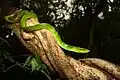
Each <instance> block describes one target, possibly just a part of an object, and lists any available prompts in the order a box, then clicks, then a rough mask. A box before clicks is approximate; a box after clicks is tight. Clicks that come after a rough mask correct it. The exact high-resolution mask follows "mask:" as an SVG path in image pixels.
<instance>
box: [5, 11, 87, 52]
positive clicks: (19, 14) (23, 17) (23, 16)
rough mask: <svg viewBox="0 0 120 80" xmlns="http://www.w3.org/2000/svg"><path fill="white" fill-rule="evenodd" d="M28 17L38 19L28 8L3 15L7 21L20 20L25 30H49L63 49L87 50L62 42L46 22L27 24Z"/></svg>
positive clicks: (73, 50) (14, 21)
mask: <svg viewBox="0 0 120 80" xmlns="http://www.w3.org/2000/svg"><path fill="white" fill-rule="evenodd" d="M30 18H34V19H37V20H38V17H37V15H36V14H35V13H34V12H32V11H28V10H18V11H16V13H13V14H11V15H8V16H5V20H6V21H7V22H9V23H16V22H18V21H20V26H21V28H22V29H23V30H24V31H27V32H31V31H36V30H41V29H47V30H49V31H50V32H51V33H52V34H53V35H54V37H55V39H56V42H57V44H58V45H59V46H60V47H62V48H63V49H65V50H68V51H72V52H76V53H88V52H89V50H88V49H85V48H80V47H75V46H72V45H68V44H66V43H64V42H63V41H62V40H61V38H60V36H59V34H58V32H57V31H56V30H55V28H54V27H53V26H52V25H50V24H48V23H39V24H35V25H33V26H27V24H26V21H27V20H28V19H30Z"/></svg>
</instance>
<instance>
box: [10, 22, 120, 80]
mask: <svg viewBox="0 0 120 80" xmlns="http://www.w3.org/2000/svg"><path fill="white" fill-rule="evenodd" d="M28 23H29V24H30V22H29V21H28ZM32 23H34V21H32ZM9 28H11V29H12V30H13V31H14V32H15V33H16V35H17V37H18V38H19V40H20V41H21V42H22V44H23V45H24V46H26V48H27V49H28V50H30V51H31V52H32V53H34V54H35V53H38V54H39V55H40V58H41V59H42V60H43V61H44V62H45V63H46V64H47V65H48V66H49V68H50V69H52V70H55V71H56V72H57V73H58V74H59V76H60V77H61V78H62V79H65V80H66V79H67V80H113V79H114V80H120V72H119V70H120V66H117V65H114V64H112V63H110V62H107V61H104V60H101V59H95V58H88V59H80V60H76V59H74V58H72V57H70V56H68V55H65V53H64V52H63V50H62V49H61V48H60V47H59V45H58V44H57V43H56V40H55V38H54V36H53V35H52V33H50V32H49V31H48V30H45V29H42V30H38V31H33V32H30V33H26V32H24V31H23V30H21V29H20V25H19V23H16V24H15V25H10V26H9Z"/></svg>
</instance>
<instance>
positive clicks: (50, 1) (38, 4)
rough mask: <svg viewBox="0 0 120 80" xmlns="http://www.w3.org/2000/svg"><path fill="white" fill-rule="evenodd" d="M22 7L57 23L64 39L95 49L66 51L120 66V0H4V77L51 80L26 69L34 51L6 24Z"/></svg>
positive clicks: (0, 40) (0, 6)
mask: <svg viewBox="0 0 120 80" xmlns="http://www.w3.org/2000/svg"><path fill="white" fill-rule="evenodd" d="M20 8H22V9H27V10H33V11H34V12H35V13H36V14H37V15H38V17H39V22H41V23H42V22H45V23H49V24H51V25H53V26H54V27H55V29H56V30H57V31H58V33H59V34H60V36H61V38H62V40H63V41H64V42H66V43H68V44H71V45H74V46H80V47H84V48H88V49H90V50H91V52H90V53H88V54H75V53H73V52H68V51H65V53H66V54H69V53H71V54H69V55H70V56H72V57H74V58H76V59H79V58H88V57H89V58H93V57H95V58H101V59H104V60H107V61H110V62H112V63H115V64H118V65H120V1H119V0H1V1H0V73H2V74H1V76H2V75H3V77H1V78H3V79H4V80H6V79H7V80H8V79H13V80H14V79H15V80H18V79H22V80H26V79H29V80H33V79H37V78H39V79H42V78H43V79H44V80H47V78H46V76H45V75H43V74H42V73H40V72H37V71H36V72H31V71H30V70H27V69H25V68H22V65H23V64H24V62H25V60H26V59H27V57H28V56H29V55H31V54H30V52H29V51H28V50H26V49H25V48H24V46H23V45H22V44H21V43H20V41H19V40H18V39H17V37H16V35H15V34H14V33H13V32H12V31H11V30H10V29H8V28H7V26H6V25H5V20H4V17H5V16H6V15H9V14H10V13H11V12H13V11H15V10H16V9H20ZM54 77H55V76H54ZM43 79H42V80H43Z"/></svg>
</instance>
